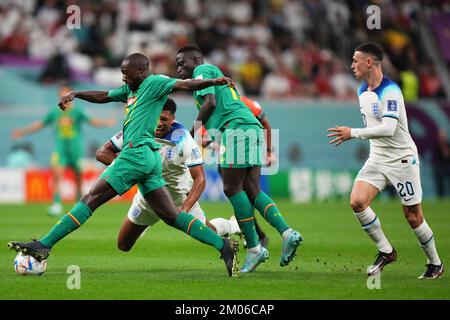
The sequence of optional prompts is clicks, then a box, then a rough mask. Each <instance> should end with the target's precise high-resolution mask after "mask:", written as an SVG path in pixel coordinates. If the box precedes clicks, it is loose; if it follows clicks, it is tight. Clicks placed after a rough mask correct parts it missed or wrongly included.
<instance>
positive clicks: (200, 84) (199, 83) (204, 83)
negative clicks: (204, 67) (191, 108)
mask: <svg viewBox="0 0 450 320" xmlns="http://www.w3.org/2000/svg"><path fill="white" fill-rule="evenodd" d="M223 85H227V86H229V87H233V86H234V85H233V81H232V80H231V79H230V78H228V77H220V78H213V79H185V80H177V81H176V82H175V84H174V86H173V91H197V90H202V89H205V88H208V87H211V86H223Z"/></svg>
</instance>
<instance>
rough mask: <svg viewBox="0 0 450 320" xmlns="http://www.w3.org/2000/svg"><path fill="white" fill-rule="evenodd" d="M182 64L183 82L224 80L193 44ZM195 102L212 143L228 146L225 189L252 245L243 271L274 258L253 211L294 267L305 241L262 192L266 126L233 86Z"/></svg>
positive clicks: (198, 94)
mask: <svg viewBox="0 0 450 320" xmlns="http://www.w3.org/2000/svg"><path fill="white" fill-rule="evenodd" d="M176 64H177V72H178V76H179V78H181V79H188V78H191V77H193V78H196V79H210V78H215V77H217V76H219V77H222V76H223V74H222V72H221V71H220V69H219V68H217V67H216V66H213V65H210V64H205V63H204V61H203V55H202V53H201V51H200V49H199V48H198V47H196V46H193V45H187V46H184V47H182V48H180V49H179V50H178V51H177V54H176ZM194 99H195V103H196V105H197V107H198V109H199V114H198V117H197V122H198V123H201V124H202V125H204V126H205V128H206V129H207V130H208V135H209V136H210V137H211V138H212V139H214V140H216V139H217V141H220V144H221V148H222V146H223V147H224V148H223V152H222V154H221V156H220V168H221V171H222V182H223V189H224V192H225V195H226V196H227V197H228V199H229V200H230V202H231V204H232V206H233V209H234V214H235V216H236V219H237V220H238V223H239V227H240V229H241V231H242V233H243V234H244V236H245V239H246V241H247V257H246V260H245V263H244V266H243V267H242V269H241V270H240V271H241V272H244V273H246V272H252V271H253V270H255V268H256V267H257V266H258V265H259V264H260V263H261V262H263V261H265V260H266V259H267V258H268V257H269V251H268V250H267V249H266V248H264V247H262V246H261V244H260V241H259V238H258V235H257V234H256V231H255V217H254V214H253V207H255V208H256V209H257V210H258V211H259V212H260V213H261V214H262V215H263V217H264V218H265V219H266V220H267V221H268V222H269V223H270V224H271V225H272V226H273V227H274V228H276V229H277V231H278V232H279V233H280V235H281V236H282V239H283V241H282V243H283V246H282V247H283V248H282V254H281V259H280V265H281V266H286V265H288V264H289V263H290V262H291V261H292V260H293V259H294V256H295V254H296V250H297V247H298V246H299V245H300V242H301V241H302V240H303V239H302V237H301V235H300V233H298V232H297V231H295V230H293V229H291V228H290V227H289V226H288V225H287V224H286V222H285V220H284V219H283V217H282V215H281V214H280V211H279V210H278V208H277V206H276V204H275V203H274V202H273V200H272V199H271V198H270V197H269V196H268V195H267V194H265V193H264V192H263V191H261V187H260V174H261V162H262V161H261V154H260V148H261V145H262V140H263V137H262V135H261V132H262V130H261V129H262V125H261V124H260V122H259V121H258V120H257V119H256V118H255V116H253V114H252V113H251V111H250V110H249V109H248V108H247V107H245V106H244V104H243V103H242V101H241V100H240V99H239V94H238V93H237V91H236V90H235V89H234V88H233V87H227V86H217V88H212V89H211V90H210V89H203V90H196V91H195V92H194ZM219 136H220V138H219ZM219 139H220V140H219ZM227 141H228V142H229V143H228V144H227ZM230 141H231V142H230Z"/></svg>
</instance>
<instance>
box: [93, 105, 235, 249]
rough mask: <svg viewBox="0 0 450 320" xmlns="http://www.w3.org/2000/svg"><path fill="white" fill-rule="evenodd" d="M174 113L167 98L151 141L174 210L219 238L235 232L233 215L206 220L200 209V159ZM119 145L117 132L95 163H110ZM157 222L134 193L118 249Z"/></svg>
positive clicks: (202, 179) (202, 183) (202, 180)
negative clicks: (155, 145)
mask: <svg viewBox="0 0 450 320" xmlns="http://www.w3.org/2000/svg"><path fill="white" fill-rule="evenodd" d="M175 113H176V104H175V102H174V101H173V100H172V99H170V98H168V99H167V101H166V103H165V105H164V107H163V110H162V112H161V115H160V118H159V123H158V127H157V128H156V132H155V138H156V139H155V141H157V142H158V143H160V144H161V148H160V149H159V152H160V154H161V158H162V159H163V163H162V165H163V173H162V175H163V178H164V180H166V182H167V185H166V186H167V189H168V190H169V192H170V194H171V196H172V198H173V200H174V201H175V204H176V205H177V206H178V207H180V208H181V209H182V210H184V211H185V212H188V213H190V214H192V215H193V216H195V217H196V218H197V219H199V220H200V221H202V222H203V223H205V224H206V225H207V226H208V227H210V228H211V229H212V230H214V231H215V232H216V233H217V234H218V235H219V236H222V237H223V236H227V235H231V234H235V233H239V232H240V229H239V225H238V223H237V221H236V219H234V216H233V217H232V218H231V219H230V220H226V219H223V218H216V219H212V220H211V221H209V220H208V219H207V218H206V216H205V213H204V211H203V210H202V208H201V207H200V205H199V203H198V199H199V198H200V196H201V194H202V193H203V191H204V189H205V185H206V180H205V172H204V169H203V158H202V155H201V152H200V149H199V148H198V146H197V144H196V143H195V141H194V139H193V138H192V137H191V135H190V133H189V131H188V130H186V129H185V127H184V126H183V125H182V124H180V123H178V122H176V121H175ZM122 143H123V139H122V132H119V133H117V134H116V135H114V136H113V137H112V138H111V139H110V140H109V141H108V142H106V143H105V144H104V145H103V146H102V147H101V148H100V149H99V150H98V152H97V160H98V161H100V162H102V163H104V164H106V165H109V164H111V163H112V161H113V160H114V158H115V157H116V156H117V153H119V152H120V151H121V150H122ZM158 221H159V217H158V216H157V215H156V214H155V213H154V211H153V210H152V208H151V207H150V206H149V205H148V203H147V202H146V201H145V199H144V198H143V196H142V194H141V193H140V192H139V191H138V192H137V193H136V194H135V196H134V198H133V203H132V205H131V207H130V209H129V210H128V215H127V217H126V218H125V220H124V222H123V224H122V227H121V229H120V232H119V237H118V247H119V249H120V250H122V251H129V250H130V249H131V248H132V247H133V245H134V243H135V242H136V240H137V239H138V238H139V236H140V235H141V234H142V233H143V232H144V230H145V229H147V227H149V226H152V225H154V224H155V223H156V222H158Z"/></svg>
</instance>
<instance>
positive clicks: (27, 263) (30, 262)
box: [14, 252, 47, 276]
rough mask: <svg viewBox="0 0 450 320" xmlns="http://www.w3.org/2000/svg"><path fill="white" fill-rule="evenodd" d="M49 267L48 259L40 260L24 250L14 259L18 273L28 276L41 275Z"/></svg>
mask: <svg viewBox="0 0 450 320" xmlns="http://www.w3.org/2000/svg"><path fill="white" fill-rule="evenodd" d="M46 268H47V260H42V261H38V260H36V259H35V258H34V257H32V256H29V255H25V254H23V253H22V252H19V254H18V255H17V256H16V258H15V259H14V270H15V271H16V273H17V274H21V275H24V276H26V275H27V274H33V275H37V276H40V275H42V274H43V273H44V272H45V269H46Z"/></svg>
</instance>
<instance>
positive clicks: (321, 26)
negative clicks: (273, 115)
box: [0, 0, 450, 101]
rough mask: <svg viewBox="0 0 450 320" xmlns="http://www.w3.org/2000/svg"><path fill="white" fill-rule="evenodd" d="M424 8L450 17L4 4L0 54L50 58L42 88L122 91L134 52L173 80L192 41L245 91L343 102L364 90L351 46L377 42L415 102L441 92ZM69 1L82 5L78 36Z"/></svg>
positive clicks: (268, 7) (392, 7)
mask: <svg viewBox="0 0 450 320" xmlns="http://www.w3.org/2000/svg"><path fill="white" fill-rule="evenodd" d="M424 2H425V3H427V5H428V6H429V9H430V10H435V11H436V12H441V13H442V12H450V6H449V5H447V4H446V1H419V0H404V1H387V0H379V1H365V0H357V1H350V0H348V1H344V0H334V1H328V0H305V1H299V0H239V1H236V0H208V1H206V0H166V1H164V0H126V1H125V0H124V1H119V0H101V1H93V0H78V1H71V0H59V1H58V0H2V1H0V54H3V55H5V54H9V55H13V56H25V57H28V58H30V59H34V60H38V61H43V62H44V65H45V66H44V68H43V71H42V74H41V77H40V80H41V81H42V82H44V83H54V82H55V81H59V80H71V79H72V80H73V79H74V78H75V77H77V76H80V75H82V76H88V77H90V78H92V79H94V80H95V81H96V82H97V83H99V84H102V85H120V84H121V76H120V70H119V68H118V67H119V65H120V62H121V60H122V59H123V57H124V56H126V55H127V54H129V53H131V52H136V51H139V52H145V53H146V54H147V55H148V56H149V57H150V58H151V61H152V66H151V68H152V71H153V72H154V73H161V74H166V75H169V76H176V73H175V63H174V55H175V52H176V50H177V48H179V47H180V46H182V45H184V44H187V43H195V44H197V45H198V46H199V47H200V48H201V49H202V51H203V52H204V54H205V56H206V57H207V59H206V60H207V62H210V63H213V64H215V65H218V66H219V67H220V68H221V69H222V70H223V71H224V73H225V74H226V75H229V76H231V77H233V79H235V81H237V82H238V83H239V84H240V86H241V88H242V89H241V90H243V91H244V93H245V94H246V95H250V96H263V97H267V98H280V97H283V98H286V97H288V98H289V97H304V98H316V97H321V98H330V99H341V100H346V99H354V96H355V90H356V87H357V85H358V84H357V82H356V81H355V80H354V78H353V75H352V73H351V70H350V64H351V57H352V51H353V48H354V47H355V46H356V45H357V44H359V43H361V42H366V41H373V42H377V43H379V44H380V45H382V47H383V48H384V50H385V53H386V59H385V61H384V64H385V72H386V74H387V75H388V76H390V77H391V78H393V79H394V80H396V81H397V82H399V83H400V84H401V86H402V88H403V90H404V95H405V98H406V99H407V100H410V101H413V100H415V99H417V98H419V97H431V96H433V97H440V96H443V90H442V84H441V82H440V80H439V77H438V76H437V74H436V72H435V66H434V65H433V64H432V63H431V62H430V60H429V58H428V55H427V54H426V50H425V48H423V47H422V46H423V45H422V44H421V41H420V40H419V39H420V35H419V15H420V12H421V10H422V6H423V5H424ZM372 4H375V5H378V6H379V7H380V9H381V10H380V13H381V16H380V18H381V29H380V30H369V29H368V28H367V25H366V21H367V18H368V14H367V13H366V10H367V7H368V6H369V5H372ZM70 5H77V6H79V8H80V9H81V11H80V12H81V20H80V23H81V25H80V28H75V29H73V30H71V29H70V28H68V27H67V25H66V22H67V21H68V18H70V17H71V16H72V15H73V14H74V11H69V12H67V11H66V9H67V8H68V7H69V6H70ZM72 17H73V16H72Z"/></svg>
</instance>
